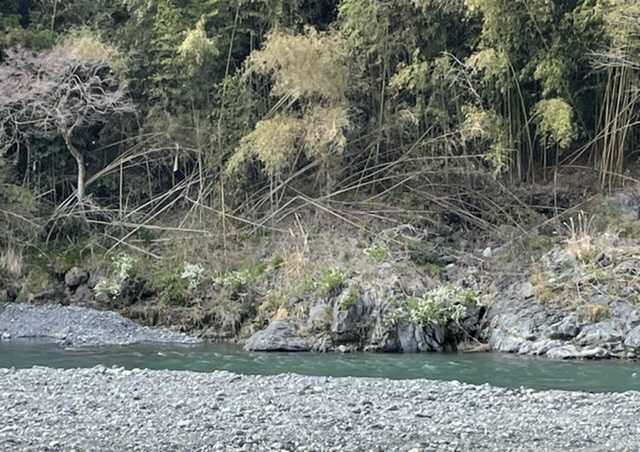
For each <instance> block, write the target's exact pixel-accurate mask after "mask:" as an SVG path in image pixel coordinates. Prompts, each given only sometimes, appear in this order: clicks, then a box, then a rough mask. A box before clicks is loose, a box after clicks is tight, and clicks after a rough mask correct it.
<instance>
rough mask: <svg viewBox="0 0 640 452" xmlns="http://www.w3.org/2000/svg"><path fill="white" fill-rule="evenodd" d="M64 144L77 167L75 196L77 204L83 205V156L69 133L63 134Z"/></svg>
mask: <svg viewBox="0 0 640 452" xmlns="http://www.w3.org/2000/svg"><path fill="white" fill-rule="evenodd" d="M64 142H65V144H66V145H67V149H69V152H71V155H73V158H75V159H76V165H77V166H78V189H77V191H76V196H77V197H78V203H79V204H81V205H82V204H83V202H84V195H85V182H86V180H87V169H86V168H85V164H84V156H83V155H82V153H81V152H80V151H78V149H76V147H75V146H74V145H73V143H72V142H71V133H65V135H64Z"/></svg>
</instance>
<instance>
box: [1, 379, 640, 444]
mask: <svg viewBox="0 0 640 452" xmlns="http://www.w3.org/2000/svg"><path fill="white" fill-rule="evenodd" d="M639 416H640V393H638V392H629V393H622V394H587V393H578V392H561V391H551V392H536V391H532V390H526V389H522V390H507V389H501V388H494V387H490V386H486V385H485V386H472V385H465V384H461V383H457V382H432V381H425V380H404V381H390V380H383V379H356V378H323V377H302V376H297V375H279V376H273V377H265V376H241V375H235V374H230V373H226V372H215V373H208V374H205V373H193V372H176V371H150V370H124V369H117V368H112V369H107V368H104V367H97V368H93V369H84V370H77V369H76V370H55V369H49V368H33V369H29V370H20V371H16V370H13V369H0V450H3V451H4V450H11V451H13V450H18V451H23V450H26V451H45V450H48V451H63V450H64V451H76V450H77V451H80V450H82V451H94V450H131V451H209V450H212V451H218V450H219V451H232V450H243V451H266V450H278V451H282V450H288V451H291V450H298V451H395V450H399V451H412V452H417V451H440V450H442V451H454V450H455V451H467V450H473V451H484V450H500V451H506V450H513V451H515V450H517V451H520V450H530V451H546V450H551V451H574V450H587V451H624V450H628V451H632V450H633V451H635V450H638V448H639V447H640V422H638V419H639Z"/></svg>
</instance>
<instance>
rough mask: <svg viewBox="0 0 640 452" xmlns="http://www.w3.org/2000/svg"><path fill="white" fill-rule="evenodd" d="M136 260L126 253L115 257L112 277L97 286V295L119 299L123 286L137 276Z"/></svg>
mask: <svg viewBox="0 0 640 452" xmlns="http://www.w3.org/2000/svg"><path fill="white" fill-rule="evenodd" d="M135 266H136V260H135V259H134V258H133V257H132V256H130V255H128V254H125V253H121V254H118V255H117V256H114V257H113V259H112V261H111V275H110V276H108V277H107V278H104V279H102V280H100V281H99V282H98V284H96V287H95V288H94V291H95V293H96V295H98V296H102V297H107V298H111V299H114V300H115V299H117V298H118V297H119V296H120V290H121V288H122V284H123V283H124V282H125V281H126V280H128V279H130V278H132V277H134V276H135Z"/></svg>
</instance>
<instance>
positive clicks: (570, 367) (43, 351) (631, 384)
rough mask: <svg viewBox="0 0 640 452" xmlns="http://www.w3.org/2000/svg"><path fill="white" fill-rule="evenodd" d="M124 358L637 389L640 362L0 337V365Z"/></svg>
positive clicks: (266, 371) (83, 363)
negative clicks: (71, 345)
mask: <svg viewBox="0 0 640 452" xmlns="http://www.w3.org/2000/svg"><path fill="white" fill-rule="evenodd" d="M99 364H101V365H104V366H107V367H110V366H123V367H126V368H129V369H133V368H148V369H172V370H192V371H197V372H211V371H214V370H227V371H231V372H237V373H243V374H259V375H273V374H280V373H297V374H303V375H316V376H334V377H347V376H351V377H381V378H392V379H414V378H426V379H432V380H458V381H462V382H465V383H473V384H484V383H490V384H492V385H494V386H502V387H520V386H525V387H529V388H533V389H565V390H581V391H591V392H619V391H627V390H640V376H639V375H640V363H638V362H629V361H627V362H625V361H599V362H595V361H590V362H580V361H577V362H576V361H550V360H546V359H536V358H525V357H519V356H512V355H506V354H493V353H484V354H371V353H352V354H338V353H330V354H315V353H269V354H266V353H246V352H243V351H242V350H241V349H240V348H239V347H236V346H232V345H221V344H203V345H198V346H161V345H138V346H127V347H103V348H91V349H85V348H81V349H65V348H63V347H61V346H58V345H54V344H46V343H38V342H0V367H16V368H27V367H32V366H49V367H58V368H73V367H93V366H96V365H99Z"/></svg>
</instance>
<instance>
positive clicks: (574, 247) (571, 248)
mask: <svg viewBox="0 0 640 452" xmlns="http://www.w3.org/2000/svg"><path fill="white" fill-rule="evenodd" d="M594 219H595V217H587V216H586V215H585V213H584V212H582V211H581V212H579V213H578V216H577V218H576V219H575V220H574V219H573V218H571V219H570V220H569V222H568V223H565V227H566V228H567V231H568V237H567V240H566V245H567V251H568V252H569V253H571V255H573V256H575V257H576V258H577V259H578V260H580V261H582V262H584V261H586V260H588V259H589V258H590V257H592V256H593V254H594V252H595V249H596V247H595V244H594V236H595V232H596V231H595V227H594Z"/></svg>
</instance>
